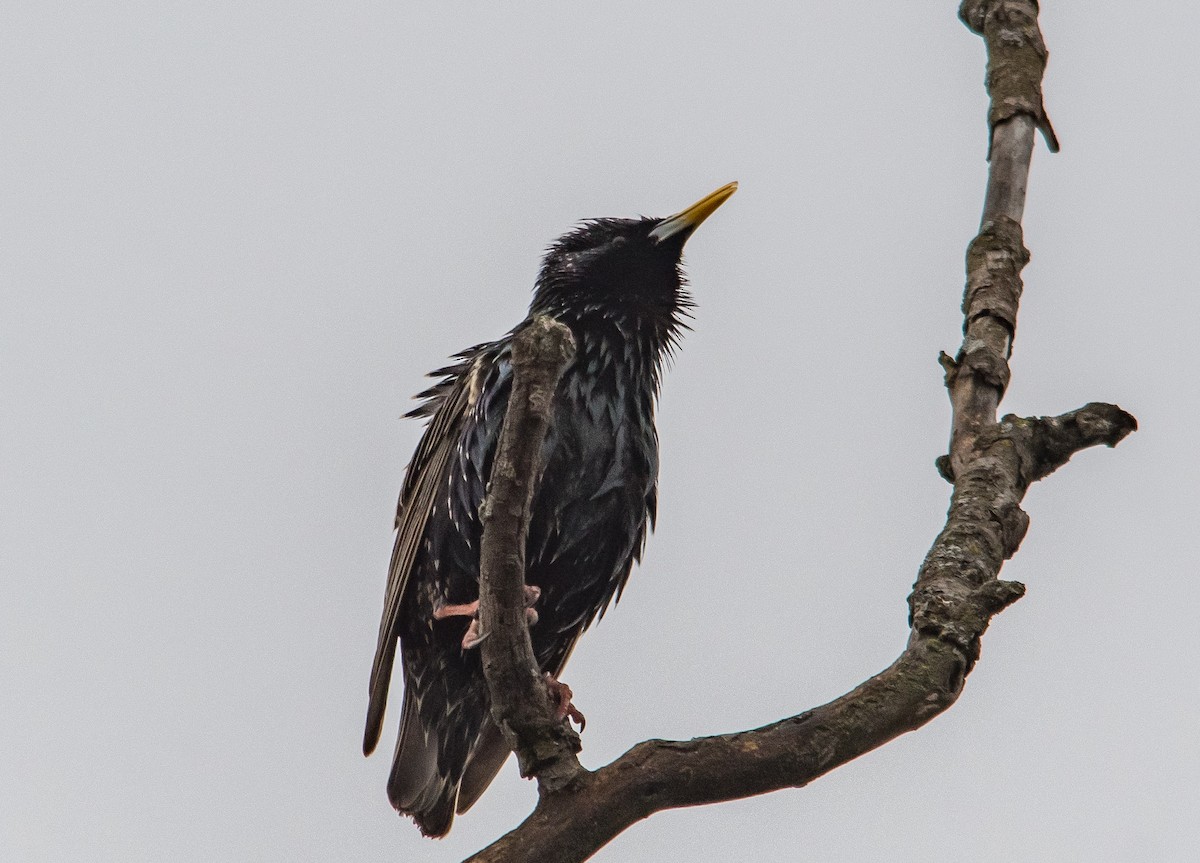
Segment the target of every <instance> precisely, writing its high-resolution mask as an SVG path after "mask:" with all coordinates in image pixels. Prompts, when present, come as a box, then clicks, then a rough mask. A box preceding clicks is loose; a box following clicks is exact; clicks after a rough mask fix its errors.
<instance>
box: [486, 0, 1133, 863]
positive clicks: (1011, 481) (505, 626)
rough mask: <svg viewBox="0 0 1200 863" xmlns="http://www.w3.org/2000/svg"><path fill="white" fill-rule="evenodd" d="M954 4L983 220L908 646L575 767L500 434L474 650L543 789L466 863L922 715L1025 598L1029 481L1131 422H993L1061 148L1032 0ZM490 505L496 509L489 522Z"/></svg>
mask: <svg viewBox="0 0 1200 863" xmlns="http://www.w3.org/2000/svg"><path fill="white" fill-rule="evenodd" d="M959 14H960V17H961V18H962V19H963V21H964V22H965V23H966V24H967V26H968V27H970V28H971V29H972V30H974V31H975V32H976V33H979V34H981V35H982V36H983V37H984V40H985V42H986V44H987V49H988V77H987V86H988V91H989V93H990V94H991V97H992V105H991V110H990V112H989V126H990V140H989V156H990V159H991V167H990V171H989V177H988V188H987V196H986V199H985V205H984V212H983V218H982V220H981V225H980V231H979V234H978V236H976V238H975V239H974V240H973V241H972V243H971V244H970V247H969V249H968V252H967V284H966V290H965V292H964V296H963V303H962V309H963V318H964V320H963V333H964V339H963V344H962V347H961V348H960V349H959V351H958V354H957V356H956V357H954V358H953V359H952V358H950V357H949V356H947V355H946V354H942V357H941V362H942V365H943V367H944V368H945V372H946V377H945V382H946V387H947V389H948V391H949V394H950V402H951V407H952V412H953V419H952V423H951V437H950V452H949V454H948V455H947V456H943V457H942V458H941V459H939V460H938V469H939V470H940V471H941V473H942V475H943V476H945V477H946V478H947V479H948V480H949V481H951V482H952V483H953V485H954V490H953V493H952V495H951V501H950V509H949V512H948V514H947V519H946V525H945V527H944V528H943V529H942V531H941V533H940V534H939V535H938V537H937V539H936V540H935V541H934V543H933V547H932V548H931V549H930V551H929V553H928V555H926V557H925V560H924V562H923V563H922V565H921V567H920V570H919V572H918V575H917V580H916V584H915V585H914V587H913V592H912V594H911V595H910V597H909V620H910V623H911V627H912V629H911V632H910V635H909V639H908V644H907V646H906V647H905V649H904V652H903V653H902V654H901V655H900V657H899V658H898V659H897V660H896V661H895V662H894V663H892V665H891V666H889V667H888V668H887V669H885V670H883V671H882V672H880V673H879V674H877V675H876V676H874V677H872V678H871V679H870V680H867V681H866V682H865V683H863V684H861V685H859V686H858V687H856V688H855V689H854V690H853V691H851V692H849V693H847V694H846V695H843V696H842V697H841V698H838V699H836V700H835V701H832V702H830V703H829V704H825V705H823V706H821V707H817V708H814V709H812V710H808V711H805V712H803V713H800V714H798V715H796V716H792V717H790V718H787V719H783V720H780V721H779V722H775V723H772V724H770V725H767V726H764V727H762V728H757V729H753V730H750V731H742V732H736V733H732V734H723V735H718V736H714V737H703V738H698V739H694V740H687V741H667V740H649V741H646V742H643V743H639V744H638V745H636V746H634V747H633V748H632V749H631V750H629V751H628V752H626V753H625V754H624V755H622V756H621V757H620V758H618V759H617V760H616V761H614V762H613V763H612V764H609V765H608V766H606V767H603V768H601V769H600V770H597V771H595V772H589V771H587V770H584V769H583V768H582V767H580V766H579V763H578V761H577V760H576V759H575V755H574V752H575V750H574V749H573V748H572V745H571V744H573V742H574V741H572V740H570V739H569V738H566V737H564V734H563V732H562V731H561V728H562V725H561V723H560V724H558V725H557V726H556V724H555V723H554V722H553V721H552V717H550V713H549V707H548V705H547V703H546V699H545V695H544V693H543V692H542V691H541V690H540V689H539V688H538V687H537V686H536V685H535V684H536V672H537V669H536V666H534V665H533V664H532V662H533V660H532V654H531V652H530V651H529V639H528V634H527V630H526V628H525V625H524V616H523V604H522V596H521V582H522V567H523V552H522V551H521V550H520V549H521V547H522V546H523V540H524V532H525V528H526V526H527V524H528V518H529V512H528V509H529V501H530V497H531V495H532V489H533V482H532V481H531V479H530V478H531V477H536V476H537V475H538V467H537V452H536V451H537V450H538V449H539V446H540V443H541V441H542V440H543V438H544V434H545V428H544V426H541V427H540V429H541V430H540V431H539V432H536V433H534V432H530V433H529V434H528V435H523V436H522V435H518V436H517V440H515V441H513V442H511V443H512V444H513V445H514V446H515V447H516V451H514V453H513V454H512V455H511V458H512V469H511V470H510V469H509V468H508V467H507V466H506V468H505V470H504V471H503V472H497V473H494V474H493V477H492V487H491V490H490V494H489V502H488V512H489V518H488V520H487V521H486V522H485V524H486V529H485V539H484V542H485V556H484V561H483V564H482V582H483V587H482V589H483V590H484V592H485V595H489V594H491V593H492V592H495V595H496V598H490V599H485V600H484V602H483V603H482V605H483V610H482V616H483V621H484V626H485V629H487V631H489V632H490V634H491V637H490V638H489V639H488V641H486V642H484V644H485V645H486V646H487V651H486V652H485V654H484V658H485V662H486V663H487V665H488V682H489V686H490V687H491V691H492V696H493V701H494V703H495V705H496V707H495V711H496V712H495V715H496V717H497V721H498V722H500V723H501V725H502V727H503V728H505V729H506V732H508V733H510V739H511V741H512V742H513V743H514V746H515V748H516V749H517V752H518V755H519V757H520V760H521V765H522V771H523V772H525V773H527V774H532V775H534V776H536V777H537V778H538V781H539V790H540V795H539V801H538V805H537V807H536V809H535V810H534V812H533V813H532V814H531V815H530V816H529V818H528V819H527V820H526V821H525V822H524V823H523V824H521V825H520V826H519V827H517V828H516V829H514V830H513V831H512V832H510V833H509V834H507V835H506V836H504V837H502V838H501V839H500V840H498V841H497V842H495V843H494V844H492V845H491V846H489V847H488V848H486V849H484V850H483V851H481V852H479V853H478V854H476V855H475V856H473V857H471V858H470V860H471V861H478V863H482V861H488V863H500V861H540V863H545V861H554V863H560V861H561V863H566V861H582V860H586V859H587V858H588V857H590V856H591V855H592V854H593V853H595V851H597V850H598V849H599V848H600V847H602V846H603V845H604V844H605V843H607V842H608V841H610V840H611V839H612V838H613V837H615V836H617V835H618V834H619V833H620V832H621V831H623V830H624V829H625V828H627V827H629V826H630V825H631V824H634V823H636V822H637V821H639V820H641V819H643V818H646V817H648V816H650V815H652V814H653V813H655V812H659V811H662V810H664V809H672V808H677V807H681V806H695V805H699V804H704V803H716V802H720V801H725V800H734V799H739V798H743V797H748V796H751V795H755V794H763V793H766V792H768V791H774V790H778V789H782V788H796V787H800V786H803V785H806V784H807V783H809V782H811V781H812V780H814V779H816V778H818V777H820V776H822V775H823V774H825V773H828V772H829V771H831V770H833V769H834V768H836V767H838V766H840V765H842V764H845V763H846V762H847V761H850V760H852V759H854V758H857V757H858V756H859V755H862V754H863V753H865V752H869V751H870V750H872V749H874V748H875V747H877V746H880V745H882V744H884V743H886V742H888V741H889V740H892V739H893V738H895V737H897V736H899V735H901V734H903V733H905V732H907V731H912V730H913V729H916V728H919V727H920V726H922V725H924V724H925V723H927V722H928V721H929V720H930V719H932V718H933V717H934V716H936V715H937V714H939V713H941V712H942V711H943V710H945V709H947V708H948V707H949V706H950V705H952V704H953V703H954V702H955V701H956V700H957V698H958V696H959V694H960V693H961V692H962V688H963V685H964V682H965V680H966V677H967V675H968V674H969V673H970V671H971V668H972V667H973V665H974V664H975V662H976V660H977V659H978V657H979V643H980V638H981V637H982V636H983V633H984V632H985V631H986V629H987V627H988V624H989V622H990V621H991V619H992V617H993V616H994V615H996V614H997V613H999V612H1000V611H1002V610H1003V609H1004V608H1006V607H1007V606H1008V605H1010V604H1011V603H1013V602H1015V601H1016V600H1017V599H1019V598H1020V597H1021V596H1022V595H1023V594H1024V592H1025V588H1024V586H1023V585H1021V584H1018V583H1016V582H1009V581H1001V580H999V579H998V575H999V572H1000V568H1001V566H1002V565H1003V563H1004V561H1005V560H1006V559H1008V558H1009V557H1011V556H1012V555H1013V554H1014V553H1015V552H1016V551H1017V548H1018V547H1019V545H1020V543H1021V539H1022V538H1023V537H1024V535H1025V531H1026V529H1027V528H1028V525H1029V518H1028V516H1027V515H1026V514H1025V513H1024V511H1023V510H1022V509H1021V508H1020V502H1021V500H1022V498H1023V497H1024V495H1025V492H1026V490H1027V489H1028V488H1029V486H1030V484H1031V483H1033V482H1035V481H1037V480H1039V479H1042V478H1044V477H1046V476H1048V475H1049V474H1051V473H1052V472H1053V471H1054V470H1056V469H1057V468H1059V467H1061V466H1062V465H1063V464H1065V463H1066V462H1067V461H1068V460H1069V459H1070V457H1071V456H1072V455H1073V454H1074V453H1076V452H1078V451H1079V450H1081V449H1085V448H1087V447H1091V446H1096V445H1099V444H1104V445H1106V446H1115V445H1116V444H1117V443H1118V442H1119V441H1120V440H1121V439H1122V438H1124V437H1125V436H1126V435H1127V434H1129V433H1130V432H1131V431H1133V430H1134V429H1135V428H1136V427H1137V423H1136V421H1135V420H1134V419H1133V417H1131V416H1130V415H1129V414H1127V413H1125V412H1124V411H1122V410H1121V409H1120V408H1117V407H1115V406H1113V405H1106V404H1089V405H1086V406H1084V407H1082V408H1079V409H1077V410H1074V411H1071V412H1069V413H1065V414H1062V415H1061V416H1057V417H1032V418H1021V417H1015V416H1006V417H1004V418H1003V419H1002V420H1000V421H999V422H997V421H996V411H997V407H998V405H999V403H1000V400H1001V398H1002V397H1003V395H1004V391H1005V389H1006V388H1007V386H1008V382H1009V368H1008V358H1009V356H1010V354H1011V351H1012V344H1013V338H1014V336H1015V334H1016V321H1017V309H1018V305H1019V302H1020V297H1021V290H1022V284H1021V277H1020V273H1021V269H1022V267H1024V265H1025V263H1026V262H1027V261H1028V259H1029V253H1028V252H1027V251H1026V249H1025V247H1024V241H1023V237H1022V232H1021V216H1022V212H1023V209H1024V202H1025V188H1026V182H1027V179H1028V175H1029V161H1030V156H1031V152H1032V147H1033V133H1034V130H1035V129H1040V130H1041V131H1042V132H1043V134H1045V136H1046V140H1047V143H1048V144H1049V145H1050V147H1051V149H1052V150H1057V148H1058V144H1057V141H1056V139H1055V138H1054V132H1053V130H1052V129H1051V128H1050V123H1049V121H1048V120H1047V118H1046V113H1045V108H1044V107H1043V104H1042V93H1041V78H1042V72H1043V70H1044V67H1045V61H1046V49H1045V45H1044V44H1043V42H1042V38H1041V34H1040V32H1039V31H1038V26H1037V4H1036V2H1033V0H967V2H964V3H963V4H962V6H961V8H960V11H959ZM550 354H551V355H554V351H553V350H551V351H550ZM559 359H560V358H559V357H558V356H557V355H554V357H553V359H547V360H546V361H545V362H544V363H539V361H538V360H536V358H534V357H533V355H532V354H531V355H530V363H529V366H528V367H526V366H524V365H522V366H521V367H519V368H517V369H516V378H515V380H516V383H515V384H514V396H513V399H512V401H511V404H510V408H509V416H508V418H507V419H506V430H505V434H506V435H507V434H508V424H509V423H512V424H513V425H514V426H520V427H521V428H525V427H526V426H525V424H526V423H528V422H530V421H531V420H530V419H529V417H527V416H525V414H526V413H527V412H530V406H531V405H533V406H534V407H537V408H538V409H539V410H541V411H543V412H546V413H547V416H548V404H549V399H550V398H551V397H552V394H553V392H554V385H555V382H556V380H557V375H558V373H559V372H558V370H559V369H560V368H561V364H559V365H555V363H559ZM515 364H516V363H514V365H515ZM536 373H541V374H542V377H541V379H540V380H539V381H533V376H534V375H535V374H536ZM525 376H528V377H529V379H530V382H529V384H528V386H529V387H530V390H529V395H528V396H527V397H526V396H522V397H521V398H518V397H517V392H518V390H517V389H516V388H517V387H520V386H523V384H522V383H521V381H522V380H523V379H524V377H525ZM521 392H524V390H521ZM530 427H531V428H533V426H530ZM502 446H503V444H502ZM521 450H526V452H522V451H521ZM498 464H499V460H498ZM506 465H507V462H506ZM522 465H524V468H522V467H521V466H522ZM501 501H503V503H501ZM500 512H504V513H505V515H506V517H505V519H504V520H503V521H501V520H500V519H499V518H498V517H497V516H498V513H500ZM498 636H503V641H501V639H500V638H498ZM489 642H490V644H489ZM504 687H511V691H502V689H504ZM548 717H550V719H551V721H549V722H547V718H548Z"/></svg>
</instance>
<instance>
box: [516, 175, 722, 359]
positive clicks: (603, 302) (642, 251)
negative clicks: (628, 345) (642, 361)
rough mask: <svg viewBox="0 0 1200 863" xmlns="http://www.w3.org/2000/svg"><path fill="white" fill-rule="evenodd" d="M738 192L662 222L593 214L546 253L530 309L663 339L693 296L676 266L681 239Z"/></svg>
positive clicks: (715, 195)
mask: <svg viewBox="0 0 1200 863" xmlns="http://www.w3.org/2000/svg"><path fill="white" fill-rule="evenodd" d="M735 191H737V183H728V184H726V185H724V186H722V187H721V188H719V189H717V190H716V191H715V192H712V193H711V194H709V195H705V196H704V197H703V198H701V199H700V200H699V201H697V202H696V203H694V204H692V205H691V206H690V207H688V208H686V209H684V210H681V211H680V212H678V213H676V214H675V215H673V216H668V217H666V218H665V219H648V218H641V219H593V220H589V221H587V222H584V223H583V224H582V225H580V226H579V227H578V228H576V229H575V230H574V231H572V232H570V233H569V234H566V235H565V236H563V237H560V238H559V239H558V240H557V241H556V242H555V243H554V244H553V245H552V246H551V247H550V248H549V250H548V251H547V252H546V257H545V259H544V261H543V262H542V270H541V273H540V274H539V276H538V280H537V288H536V289H535V291H534V298H533V305H532V307H531V309H530V311H531V313H533V314H549V315H553V316H555V317H561V318H568V319H574V320H578V321H587V320H593V319H598V318H608V319H616V320H631V321H633V322H637V323H648V324H652V325H657V326H656V327H655V328H656V329H660V330H661V335H662V336H664V337H666V336H669V335H670V333H672V332H673V331H674V330H675V328H676V327H678V325H679V320H678V318H679V315H680V314H681V313H682V312H684V311H685V310H686V309H687V308H688V306H690V305H691V301H690V299H689V298H688V295H687V293H686V291H685V290H684V288H683V284H684V279H683V273H682V270H681V269H680V257H681V256H682V254H683V244H684V243H685V242H687V239H688V237H690V236H691V235H692V232H693V231H695V230H696V228H697V227H698V226H699V225H700V223H701V222H703V221H704V220H705V219H707V218H708V217H709V216H710V215H712V213H713V212H714V211H715V210H716V209H717V207H719V206H721V204H723V203H724V202H725V201H726V200H727V199H728V198H729V196H730V195H732V194H733V193H734V192H735Z"/></svg>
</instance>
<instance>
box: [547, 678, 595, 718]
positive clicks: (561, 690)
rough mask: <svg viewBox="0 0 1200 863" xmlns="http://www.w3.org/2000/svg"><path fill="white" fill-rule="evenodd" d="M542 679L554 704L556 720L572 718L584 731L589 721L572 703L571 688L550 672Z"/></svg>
mask: <svg viewBox="0 0 1200 863" xmlns="http://www.w3.org/2000/svg"><path fill="white" fill-rule="evenodd" d="M542 679H543V680H544V681H545V683H546V695H548V696H549V697H550V701H551V702H553V704H554V718H555V719H557V720H559V721H562V720H563V719H567V718H570V720H571V721H572V722H574V723H575V724H576V725H578V726H579V730H580V731H583V729H584V728H585V727H586V726H587V719H586V718H584V715H583V714H582V713H580V712H579V709H578V708H577V707H576V706H575V705H574V704H572V703H571V698H572V696H573V695H574V693H573V692H571V687H569V686H567V684H565V683H563V682H562V681H560V680H558V679H557V678H555V676H554V675H553V674H551V673H550V672H549V671H547V672H546V673H545V674H544V675H543V676H542Z"/></svg>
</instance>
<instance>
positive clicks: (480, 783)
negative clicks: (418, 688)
mask: <svg viewBox="0 0 1200 863" xmlns="http://www.w3.org/2000/svg"><path fill="white" fill-rule="evenodd" d="M480 706H481V707H482V710H478V711H476V710H469V709H468V710H463V711H461V712H460V713H459V717H458V718H459V721H460V722H461V721H462V720H463V719H464V718H465V716H474V715H478V718H479V721H478V722H470V720H468V727H457V728H455V727H442V728H436V729H435V728H428V729H427V728H426V727H425V724H424V723H423V722H422V721H421V716H420V711H419V704H418V700H417V698H416V695H415V694H414V687H412V686H406V687H405V688H404V709H403V713H402V716H401V719H400V737H399V739H398V741H397V743H396V758H395V760H394V761H393V762H392V772H391V775H390V776H389V777H388V787H387V790H388V799H389V800H391V802H392V806H394V807H395V808H396V809H397V810H398V811H399V812H400V813H401V814H403V815H408V816H409V817H411V818H412V819H413V821H415V822H416V825H417V827H419V828H420V829H421V832H422V833H423V834H424V835H426V836H431V837H435V838H440V837H442V836H445V835H446V834H447V833H449V832H450V825H451V824H453V823H454V816H455V814H456V813H458V814H461V813H463V812H466V811H467V810H468V809H469V808H471V806H472V805H474V803H475V801H476V800H478V799H479V797H480V795H482V794H483V792H484V791H485V790H487V787H488V786H489V785H490V784H491V783H492V780H493V779H494V778H495V777H496V774H497V773H499V772H500V768H501V767H502V766H504V762H505V761H506V760H507V759H508V756H509V755H510V754H511V750H509V748H508V744H506V743H505V742H504V738H503V736H502V735H501V734H500V730H499V729H498V728H496V726H495V725H493V724H492V722H491V720H489V719H487V707H486V705H480ZM464 715H465V716H464ZM442 736H451V737H457V738H458V739H459V740H463V738H465V741H466V742H467V745H466V746H462V747H459V746H450V747H445V741H443V740H441V739H440V738H441V737H442ZM440 746H441V747H443V748H447V750H448V751H447V752H446V753H444V757H443V759H442V763H441V764H439V763H438V749H439V747H440ZM454 752H457V753H460V754H459V755H458V757H457V758H455V757H454V755H453V754H451V753H454ZM445 756H449V761H450V763H446V761H447V758H446V757H445Z"/></svg>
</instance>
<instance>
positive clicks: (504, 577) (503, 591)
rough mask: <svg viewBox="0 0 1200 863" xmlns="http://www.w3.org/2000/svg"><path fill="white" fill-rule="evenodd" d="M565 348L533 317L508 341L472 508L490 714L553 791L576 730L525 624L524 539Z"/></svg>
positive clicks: (528, 772) (555, 332) (568, 348)
mask: <svg viewBox="0 0 1200 863" xmlns="http://www.w3.org/2000/svg"><path fill="white" fill-rule="evenodd" d="M574 355H575V340H574V339H573V338H572V336H571V331H570V330H569V329H567V328H566V327H565V326H563V325H562V324H560V323H558V322H557V321H554V320H552V319H551V318H547V317H539V318H535V319H534V320H533V321H531V322H530V323H529V324H527V325H526V326H525V327H524V328H523V329H522V330H521V332H520V333H518V334H517V336H516V338H515V339H514V340H513V347H512V367H513V383H512V393H511V395H510V396H509V400H508V412H507V413H506V414H505V417H504V426H503V428H502V429H501V431H500V442H499V444H498V445H497V448H496V457H495V460H494V462H493V464H492V472H491V476H490V478H489V484H488V493H487V499H486V500H485V501H484V505H483V508H482V509H481V511H480V520H481V521H482V523H483V539H482V541H481V544H480V549H479V622H480V626H481V629H482V631H483V633H484V635H485V636H486V637H485V638H484V640H483V642H482V643H481V644H480V650H481V654H482V660H483V673H484V676H485V677H486V678H487V684H488V691H489V692H490V693H491V698H492V719H493V721H494V722H495V723H496V725H497V726H498V727H499V728H500V731H501V732H502V733H503V734H504V738H505V740H506V741H507V742H508V744H509V746H511V747H512V749H513V750H514V751H515V752H516V753H517V760H518V763H519V765H520V768H521V775H522V776H537V777H538V781H539V787H540V788H541V789H543V790H545V791H555V790H557V789H559V788H561V787H563V786H565V785H567V784H569V783H570V782H571V780H572V779H574V778H576V777H578V776H579V775H581V774H583V773H586V771H585V770H584V769H583V767H582V766H581V765H580V764H579V759H578V758H576V757H575V753H576V752H578V751H579V748H580V743H579V735H577V734H576V733H575V732H574V731H573V730H572V729H571V727H570V725H569V724H567V723H565V722H563V721H561V720H556V719H555V716H554V710H553V708H552V707H551V705H550V701H549V699H548V697H547V692H546V687H545V684H544V683H543V682H542V676H541V672H540V671H539V669H538V664H537V661H536V660H535V659H534V656H533V644H532V643H531V642H530V639H529V627H528V626H527V624H526V622H525V606H526V602H525V537H526V534H527V533H528V532H529V514H530V508H531V507H532V504H533V493H534V491H535V487H536V484H537V481H538V480H539V479H540V477H541V475H542V468H543V467H544V465H543V464H542V444H543V442H544V441H545V440H546V432H547V430H548V429H549V427H550V421H551V418H552V417H553V414H554V393H555V390H556V388H557V386H558V379H559V377H560V376H561V375H562V372H563V370H564V369H565V368H566V367H567V365H568V363H570V362H571V359H572V358H573V357H574Z"/></svg>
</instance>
